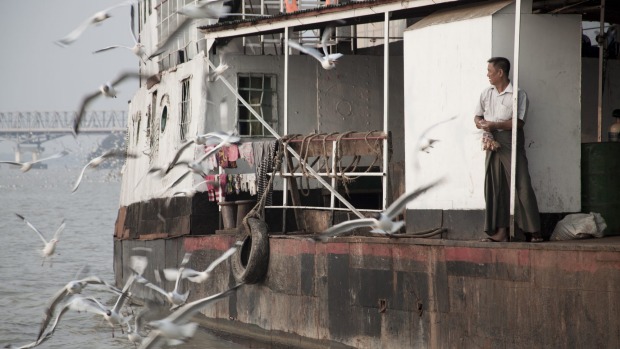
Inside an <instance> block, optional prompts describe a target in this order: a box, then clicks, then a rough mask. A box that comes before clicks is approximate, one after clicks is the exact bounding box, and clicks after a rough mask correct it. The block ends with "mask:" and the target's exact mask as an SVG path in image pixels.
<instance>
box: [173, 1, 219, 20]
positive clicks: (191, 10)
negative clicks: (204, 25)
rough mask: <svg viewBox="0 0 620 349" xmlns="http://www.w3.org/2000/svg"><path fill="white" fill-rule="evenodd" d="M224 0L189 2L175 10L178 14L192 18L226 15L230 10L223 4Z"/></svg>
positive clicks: (214, 17) (216, 17)
mask: <svg viewBox="0 0 620 349" xmlns="http://www.w3.org/2000/svg"><path fill="white" fill-rule="evenodd" d="M224 2H225V0H208V1H204V0H201V1H198V2H197V3H195V4H194V3H190V4H188V5H186V6H184V7H183V8H181V9H179V10H178V11H177V13H178V14H180V15H184V16H187V17H189V18H193V19H203V18H211V19H218V18H221V17H226V16H227V15H228V13H229V12H230V6H224V5H223V3H224Z"/></svg>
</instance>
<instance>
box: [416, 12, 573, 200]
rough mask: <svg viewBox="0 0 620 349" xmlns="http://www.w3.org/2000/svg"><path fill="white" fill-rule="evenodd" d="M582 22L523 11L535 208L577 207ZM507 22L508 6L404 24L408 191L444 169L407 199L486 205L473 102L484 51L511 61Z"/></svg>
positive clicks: (482, 80)
mask: <svg viewBox="0 0 620 349" xmlns="http://www.w3.org/2000/svg"><path fill="white" fill-rule="evenodd" d="M506 12H509V11H506ZM580 23H581V22H580V18H579V17H578V16H542V15H527V14H524V15H522V26H521V62H520V80H519V81H520V86H521V87H522V88H523V89H525V90H526V92H528V95H529V97H530V102H531V103H530V109H529V113H528V119H527V123H526V128H525V132H526V149H527V150H526V151H527V156H528V159H529V165H530V174H531V176H532V181H533V185H534V190H535V191H536V194H537V199H538V204H539V208H540V211H541V212H574V211H579V210H580V209H581V184H580V160H581V155H580V154H581V151H580V149H581V148H580V143H581V135H580V109H581V108H580V96H581V80H580V72H581V61H580V41H579V40H580V39H579V38H580V33H581V32H580ZM513 31H514V17H513V15H511V14H495V15H493V16H484V17H479V18H473V19H467V20H462V21H458V22H451V23H446V24H439V25H434V26H429V27H423V28H420V29H412V30H408V31H406V32H405V48H404V60H405V62H406V63H405V68H404V70H405V133H406V134H407V135H408V137H406V151H407V153H406V160H407V163H406V171H407V180H406V186H407V190H412V189H414V188H416V187H417V186H419V185H420V184H422V183H426V182H428V181H430V180H431V179H433V178H437V177H439V176H446V178H447V183H446V184H445V185H443V186H441V187H439V188H436V190H433V191H432V192H429V193H427V194H426V195H424V196H423V197H421V198H420V200H417V201H414V202H412V203H410V204H409V206H408V208H410V209H465V210H467V209H483V208H484V196H483V195H484V186H483V182H484V152H482V151H481V150H480V141H479V133H478V132H477V131H478V130H477V129H476V128H475V126H474V123H473V116H474V105H475V102H476V100H477V99H478V97H479V94H480V92H481V91H482V89H484V88H485V87H486V86H488V80H487V78H486V66H487V63H486V60H487V59H488V58H490V57H492V56H506V57H508V58H509V59H510V60H511V61H512V60H513V59H512V52H513V39H512V37H513ZM439 38H440V39H439ZM453 115H457V116H458V118H457V119H456V120H455V121H451V122H449V123H446V124H442V125H441V126H438V127H436V128H434V129H433V130H432V131H431V132H430V133H429V134H428V136H431V137H433V138H438V139H441V141H440V142H439V143H437V145H436V147H435V148H434V149H433V150H432V152H431V153H429V154H426V153H421V152H419V151H416V150H415V149H416V145H415V143H416V141H417V140H418V138H419V136H420V134H421V133H422V132H423V130H425V129H426V128H427V127H428V126H430V125H432V124H434V123H436V122H438V121H440V120H443V119H446V118H448V117H450V116H453ZM409 135H410V136H411V137H409ZM416 156H417V157H418V158H419V162H420V164H421V165H422V167H421V168H422V170H421V171H418V170H416V168H415V160H414V159H415V158H416Z"/></svg>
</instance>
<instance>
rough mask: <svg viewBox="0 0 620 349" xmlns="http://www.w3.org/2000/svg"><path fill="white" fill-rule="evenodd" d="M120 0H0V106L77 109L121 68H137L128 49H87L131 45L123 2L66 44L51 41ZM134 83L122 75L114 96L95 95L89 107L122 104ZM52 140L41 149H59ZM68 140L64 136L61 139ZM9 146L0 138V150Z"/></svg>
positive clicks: (124, 106)
mask: <svg viewBox="0 0 620 349" xmlns="http://www.w3.org/2000/svg"><path fill="white" fill-rule="evenodd" d="M120 2H121V0H0V33H2V34H1V35H0V47H2V49H1V51H0V52H1V53H0V62H1V64H0V81H1V82H2V84H0V111H2V112H8V111H73V110H77V109H78V108H79V105H80V102H81V99H82V97H83V96H84V95H85V94H88V93H92V92H94V91H96V90H97V89H98V88H99V86H100V85H102V84H103V83H105V82H106V81H109V80H112V79H114V78H115V77H116V75H117V74H119V73H120V72H122V71H126V70H134V71H137V70H138V58H137V57H136V56H134V55H133V53H131V51H129V50H127V49H123V48H117V49H114V50H110V51H106V52H102V53H97V54H93V53H92V52H93V51H95V50H98V49H101V48H104V47H107V46H110V45H125V46H133V39H132V38H131V32H130V29H129V27H130V19H129V18H130V17H129V7H127V6H123V7H119V8H116V9H114V10H113V11H112V12H111V14H112V17H111V18H108V19H107V20H106V21H104V22H103V23H101V24H100V25H99V26H91V27H89V28H88V29H87V30H86V31H85V32H84V33H83V34H82V35H81V36H80V37H79V38H78V40H77V41H75V42H74V43H73V44H71V45H69V46H68V47H65V48H62V47H60V46H58V45H56V44H55V43H54V41H56V40H58V39H60V38H62V37H64V36H65V35H66V34H68V33H69V32H70V31H72V30H73V29H75V28H76V27H77V26H78V25H79V24H81V23H82V22H83V21H85V20H86V19H87V18H88V17H90V16H92V15H93V14H94V13H96V12H98V11H100V10H102V9H106V8H108V7H110V6H112V5H115V4H117V3H120ZM137 88H138V82H137V80H133V81H132V80H128V81H125V82H123V83H122V84H121V85H119V86H118V90H119V94H118V98H116V99H111V98H100V99H97V100H95V101H93V102H92V103H91V104H90V109H91V110H127V101H128V100H129V99H131V96H132V95H133V93H134V92H135V90H136V89H137ZM68 138H69V137H63V138H62V139H63V140H66V139H68ZM70 138H73V137H70ZM90 138H95V137H94V136H93V137H91V136H85V137H84V138H82V141H84V143H88V140H89V139H90ZM57 143H58V142H48V143H47V144H45V146H46V153H49V152H51V151H55V150H56V149H58V148H59V147H60V146H59V145H58V144H57ZM71 143H74V141H71V142H69V141H68V140H66V142H64V144H63V145H66V146H71ZM12 147H13V143H10V142H0V153H3V152H12ZM29 156H30V155H26V156H25V158H29ZM3 158H4V157H3ZM10 160H12V159H10Z"/></svg>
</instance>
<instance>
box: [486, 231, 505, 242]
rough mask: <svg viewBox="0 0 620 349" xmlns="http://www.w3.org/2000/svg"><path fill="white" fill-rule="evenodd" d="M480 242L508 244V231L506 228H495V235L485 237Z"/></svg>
mask: <svg viewBox="0 0 620 349" xmlns="http://www.w3.org/2000/svg"><path fill="white" fill-rule="evenodd" d="M480 241H482V242H508V229H506V228H497V231H496V232H495V234H493V235H491V236H489V237H486V238H484V239H482V240H480Z"/></svg>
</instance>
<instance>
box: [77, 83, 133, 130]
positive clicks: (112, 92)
mask: <svg viewBox="0 0 620 349" xmlns="http://www.w3.org/2000/svg"><path fill="white" fill-rule="evenodd" d="M140 77H144V76H143V75H141V74H139V73H136V72H124V73H121V74H119V75H118V76H117V77H116V78H115V79H114V80H111V81H108V82H106V83H105V84H103V85H101V86H99V89H98V90H97V91H95V92H93V93H91V94H88V95H86V96H84V98H83V99H82V103H81V104H80V109H79V111H78V114H77V115H76V117H75V119H74V120H73V136H74V137H76V136H77V134H78V130H79V127H80V122H81V121H82V117H84V113H85V112H86V107H87V106H88V104H89V103H90V102H92V101H93V99H95V98H97V97H99V96H104V97H108V98H116V89H115V86H116V85H118V84H120V83H121V82H123V81H125V80H126V79H128V78H140Z"/></svg>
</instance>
